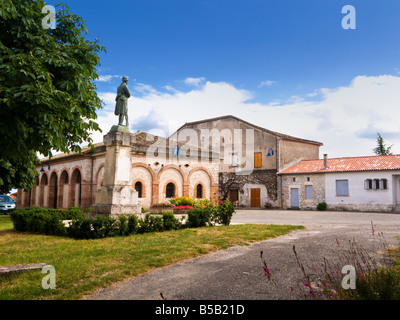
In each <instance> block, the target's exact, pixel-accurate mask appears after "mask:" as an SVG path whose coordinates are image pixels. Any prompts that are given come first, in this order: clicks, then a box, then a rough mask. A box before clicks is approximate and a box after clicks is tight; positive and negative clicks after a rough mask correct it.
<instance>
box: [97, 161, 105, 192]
mask: <svg viewBox="0 0 400 320" xmlns="http://www.w3.org/2000/svg"><path fill="white" fill-rule="evenodd" d="M103 179H104V163H102V164H101V165H100V166H99V168H98V169H97V173H96V190H101V187H102V186H103V182H104V181H103Z"/></svg>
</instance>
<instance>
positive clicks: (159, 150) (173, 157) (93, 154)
mask: <svg viewBox="0 0 400 320" xmlns="http://www.w3.org/2000/svg"><path fill="white" fill-rule="evenodd" d="M132 135H133V137H134V139H135V143H134V144H133V146H132V149H131V157H130V166H129V170H130V173H129V176H130V177H132V178H131V180H132V181H130V182H131V184H132V187H133V188H135V189H136V191H138V198H139V199H138V201H139V205H140V206H141V207H143V208H144V209H146V210H147V209H149V208H150V206H152V205H153V204H156V203H159V202H163V201H165V200H167V199H169V198H171V197H174V196H188V197H191V198H194V199H195V198H209V199H210V198H212V196H213V195H214V194H216V193H218V169H219V164H218V163H217V162H213V161H212V159H213V158H218V156H217V155H214V154H213V153H212V152H209V153H208V154H207V152H204V150H201V151H202V154H203V155H204V154H207V155H208V156H207V157H206V156H203V157H202V158H201V159H199V158H198V157H197V158H195V157H186V156H183V155H181V154H179V152H177V150H178V149H179V148H180V147H182V143H178V142H176V141H173V140H171V139H165V138H161V137H157V136H154V135H151V134H148V133H145V132H138V133H135V134H132ZM106 152H107V149H106V146H105V144H104V143H99V144H96V145H95V148H94V149H93V150H92V149H89V148H83V149H82V152H81V153H71V154H58V155H55V156H53V157H52V158H51V159H48V158H45V159H42V160H41V165H40V166H38V167H37V169H38V171H39V174H40V175H39V177H38V179H37V182H36V185H35V186H34V187H33V188H32V190H30V191H24V190H18V195H17V204H18V207H19V208H23V207H29V206H39V207H48V208H60V209H64V208H68V207H71V206H76V207H78V206H79V207H82V208H83V209H86V208H89V207H91V206H92V205H93V204H95V203H96V197H98V196H99V192H100V191H101V189H102V186H103V183H104V182H103V176H104V165H105V158H106ZM199 154H200V152H199ZM200 160H201V161H200Z"/></svg>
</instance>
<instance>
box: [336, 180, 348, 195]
mask: <svg viewBox="0 0 400 320" xmlns="http://www.w3.org/2000/svg"><path fill="white" fill-rule="evenodd" d="M336 195H337V196H348V195H349V180H336Z"/></svg>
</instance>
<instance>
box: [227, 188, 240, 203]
mask: <svg viewBox="0 0 400 320" xmlns="http://www.w3.org/2000/svg"><path fill="white" fill-rule="evenodd" d="M229 199H231V201H232V203H233V202H235V201H238V200H239V190H238V189H230V190H229Z"/></svg>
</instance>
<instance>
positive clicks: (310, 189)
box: [306, 186, 312, 200]
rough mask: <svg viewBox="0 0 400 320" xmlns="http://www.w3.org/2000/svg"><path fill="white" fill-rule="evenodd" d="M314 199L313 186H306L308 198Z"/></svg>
mask: <svg viewBox="0 0 400 320" xmlns="http://www.w3.org/2000/svg"><path fill="white" fill-rule="evenodd" d="M311 199H312V186H306V200H311Z"/></svg>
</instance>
